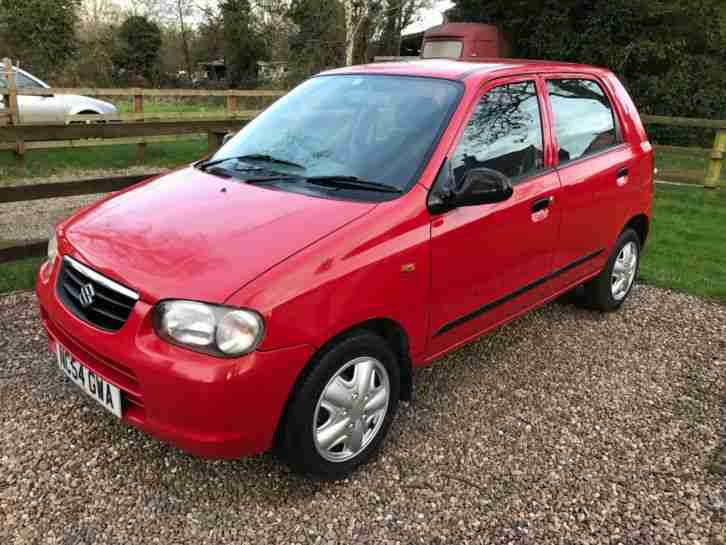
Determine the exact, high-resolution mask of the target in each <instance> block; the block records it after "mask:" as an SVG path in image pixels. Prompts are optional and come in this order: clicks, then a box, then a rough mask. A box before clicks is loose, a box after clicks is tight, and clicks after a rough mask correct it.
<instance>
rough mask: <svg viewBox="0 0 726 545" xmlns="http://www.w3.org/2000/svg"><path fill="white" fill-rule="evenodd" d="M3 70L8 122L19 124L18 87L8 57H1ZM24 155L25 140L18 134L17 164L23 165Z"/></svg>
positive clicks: (16, 143)
mask: <svg viewBox="0 0 726 545" xmlns="http://www.w3.org/2000/svg"><path fill="white" fill-rule="evenodd" d="M3 71H4V72H5V85H7V87H8V93H9V94H8V95H5V97H4V102H5V104H6V106H7V108H8V113H9V114H10V124H11V125H19V124H20V108H19V107H18V88H17V83H16V80H15V72H14V71H13V63H12V61H11V60H10V59H8V58H5V59H3ZM24 155H25V141H24V140H23V139H22V138H20V136H18V137H17V138H16V140H15V162H16V164H17V165H18V166H22V165H23V159H24V158H25V157H24Z"/></svg>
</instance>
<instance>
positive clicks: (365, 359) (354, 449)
mask: <svg viewBox="0 0 726 545" xmlns="http://www.w3.org/2000/svg"><path fill="white" fill-rule="evenodd" d="M312 365H313V367H312V370H311V371H310V372H309V373H308V374H307V376H305V378H304V379H303V380H302V382H301V383H300V384H299V385H298V387H297V388H296V390H295V393H294V394H293V397H292V399H291V401H290V404H289V406H288V408H287V411H286V416H285V419H284V422H283V430H282V440H283V449H284V452H285V455H286V458H287V460H288V462H289V463H290V464H291V465H292V466H293V468H295V469H296V470H298V471H300V472H303V473H308V474H313V475H317V476H320V477H323V478H328V479H339V478H343V477H345V476H347V475H349V474H350V472H351V471H353V469H355V468H356V467H357V466H359V465H360V464H362V463H365V462H366V461H368V460H369V459H370V458H371V457H372V456H373V454H374V453H375V451H376V450H377V449H378V447H379V446H380V444H381V442H382V441H383V439H384V437H385V435H386V434H387V433H388V429H389V427H390V425H391V421H392V420H393V417H394V415H395V413H396V410H397V408H398V400H399V394H400V372H399V367H398V363H397V360H396V356H395V355H394V353H393V351H392V350H391V348H390V347H389V346H388V344H387V343H386V342H385V341H384V340H383V339H382V338H381V337H379V336H378V335H376V334H374V333H370V332H367V331H358V332H355V333H353V334H351V335H347V336H346V337H344V338H342V339H341V340H340V341H338V342H336V343H335V344H334V345H332V346H331V347H330V348H329V349H327V350H326V351H325V352H324V353H323V354H321V355H320V356H319V357H318V358H316V361H315V362H313V364H312Z"/></svg>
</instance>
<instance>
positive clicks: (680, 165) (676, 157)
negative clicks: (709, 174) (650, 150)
mask: <svg viewBox="0 0 726 545" xmlns="http://www.w3.org/2000/svg"><path fill="white" fill-rule="evenodd" d="M709 155H710V154H709V152H707V151H704V152H703V153H699V154H697V155H696V154H691V153H684V152H681V151H667V152H666V151H658V152H656V154H655V165H656V167H658V169H659V170H660V171H661V172H664V171H667V170H676V171H693V172H694V173H696V174H699V175H701V176H704V175H705V173H706V161H707V159H708V157H709ZM724 175H726V171H725V172H724Z"/></svg>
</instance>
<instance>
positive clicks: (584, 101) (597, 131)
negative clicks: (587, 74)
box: [547, 79, 620, 164]
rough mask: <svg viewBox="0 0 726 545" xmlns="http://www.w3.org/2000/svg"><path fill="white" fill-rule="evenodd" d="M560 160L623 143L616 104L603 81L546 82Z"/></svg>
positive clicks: (561, 162)
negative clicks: (616, 117)
mask: <svg viewBox="0 0 726 545" xmlns="http://www.w3.org/2000/svg"><path fill="white" fill-rule="evenodd" d="M547 89H548V91H549V97H550V102H551V103H552V111H553V113H554V117H555V134H556V136H557V142H558V143H559V147H560V151H559V155H560V164H563V163H567V162H568V161H574V160H575V159H579V158H580V157H583V156H586V155H591V154H593V153H598V152H600V151H602V150H605V149H607V148H609V147H611V146H614V145H616V144H619V143H620V139H619V137H618V131H617V125H616V123H615V116H614V114H613V108H612V106H611V104H610V101H609V100H608V97H607V95H606V94H605V92H604V91H603V89H602V87H600V85H599V84H598V83H596V82H594V81H592V80H584V79H567V80H550V81H548V82H547Z"/></svg>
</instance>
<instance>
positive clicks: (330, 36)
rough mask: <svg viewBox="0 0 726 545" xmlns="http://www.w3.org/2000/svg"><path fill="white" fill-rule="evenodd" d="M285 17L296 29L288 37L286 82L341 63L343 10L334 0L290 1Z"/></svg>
mask: <svg viewBox="0 0 726 545" xmlns="http://www.w3.org/2000/svg"><path fill="white" fill-rule="evenodd" d="M287 16H288V18H289V19H290V20H291V21H292V22H293V23H294V24H295V26H296V27H297V29H298V31H297V32H296V33H294V34H293V36H292V37H291V39H290V50H291V51H290V57H291V58H290V60H291V63H290V64H291V67H292V81H291V82H290V83H296V82H297V81H298V80H301V79H304V78H307V77H308V76H310V75H311V74H314V73H316V72H319V71H321V70H324V69H326V68H331V67H336V66H340V65H341V64H342V63H343V62H344V53H345V13H344V10H343V6H342V5H341V3H340V2H339V1H338V0H293V2H292V4H291V6H290V8H289V10H288V14H287Z"/></svg>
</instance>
